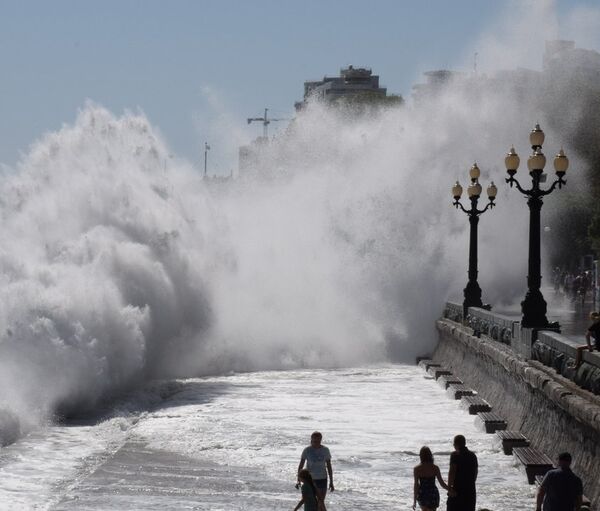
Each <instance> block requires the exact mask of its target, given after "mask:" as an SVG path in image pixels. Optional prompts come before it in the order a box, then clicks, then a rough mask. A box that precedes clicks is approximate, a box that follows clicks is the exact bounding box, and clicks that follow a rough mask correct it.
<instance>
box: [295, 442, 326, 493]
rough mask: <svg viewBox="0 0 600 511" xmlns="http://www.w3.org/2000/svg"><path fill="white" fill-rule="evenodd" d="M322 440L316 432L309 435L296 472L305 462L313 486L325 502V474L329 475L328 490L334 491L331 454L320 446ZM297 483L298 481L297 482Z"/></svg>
mask: <svg viewBox="0 0 600 511" xmlns="http://www.w3.org/2000/svg"><path fill="white" fill-rule="evenodd" d="M322 439H323V435H321V433H319V432H318V431H315V432H314V433H313V434H312V435H310V445H309V446H308V447H306V448H305V449H304V450H303V451H302V456H301V458H300V465H298V472H300V470H302V469H303V468H304V463H305V462H306V468H307V469H308V471H309V472H310V475H311V476H312V478H313V481H314V483H315V486H316V487H317V490H318V491H319V493H320V494H321V499H322V501H323V502H325V495H326V494H327V474H329V489H330V490H331V491H334V490H335V488H334V486H333V470H332V469H331V453H330V452H329V449H328V448H327V447H325V446H324V445H321V440H322ZM298 482H300V481H299V480H298Z"/></svg>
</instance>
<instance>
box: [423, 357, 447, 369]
mask: <svg viewBox="0 0 600 511" xmlns="http://www.w3.org/2000/svg"><path fill="white" fill-rule="evenodd" d="M441 365H442V364H438V363H437V362H434V361H433V360H431V359H430V358H424V359H423V360H420V361H419V364H418V366H419V367H422V368H423V369H425V371H427V370H428V369H429V368H430V367H441Z"/></svg>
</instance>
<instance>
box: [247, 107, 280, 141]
mask: <svg viewBox="0 0 600 511" xmlns="http://www.w3.org/2000/svg"><path fill="white" fill-rule="evenodd" d="M268 112H269V109H268V108H265V115H264V117H250V118H248V124H251V123H253V122H255V121H260V122H262V125H263V137H265V138H267V137H268V136H269V124H271V123H272V122H274V121H289V119H283V118H282V119H274V118H271V119H269V117H268Z"/></svg>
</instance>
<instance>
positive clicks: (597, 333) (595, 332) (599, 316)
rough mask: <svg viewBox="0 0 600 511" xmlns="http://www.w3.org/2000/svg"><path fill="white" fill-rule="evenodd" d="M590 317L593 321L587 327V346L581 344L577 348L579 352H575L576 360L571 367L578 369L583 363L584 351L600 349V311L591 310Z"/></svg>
mask: <svg viewBox="0 0 600 511" xmlns="http://www.w3.org/2000/svg"><path fill="white" fill-rule="evenodd" d="M590 319H591V320H592V321H593V323H592V324H591V325H590V327H589V328H588V329H587V332H586V334H585V340H586V342H587V346H579V347H578V348H577V353H576V354H575V362H574V363H573V364H571V365H568V366H567V367H569V368H570V369H578V368H579V366H580V365H581V364H582V363H583V352H584V351H585V350H589V351H590V352H592V351H594V349H595V350H596V351H600V313H598V312H590ZM592 337H593V338H594V346H592V342H591V339H592Z"/></svg>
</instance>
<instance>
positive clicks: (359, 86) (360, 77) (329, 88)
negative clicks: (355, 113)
mask: <svg viewBox="0 0 600 511" xmlns="http://www.w3.org/2000/svg"><path fill="white" fill-rule="evenodd" d="M362 96H370V97H375V98H385V97H387V89H386V88H385V87H380V86H379V76H377V75H374V74H373V72H372V71H371V69H369V68H366V67H356V68H355V67H354V66H348V67H346V68H342V69H341V70H340V76H335V77H329V76H325V77H324V78H323V79H322V80H317V81H308V82H304V99H303V100H302V101H299V102H297V103H296V110H301V109H302V108H303V107H305V106H306V104H307V103H308V102H309V101H322V102H325V103H335V102H337V101H339V100H340V99H342V98H344V99H349V100H352V99H355V98H357V97H362Z"/></svg>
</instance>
